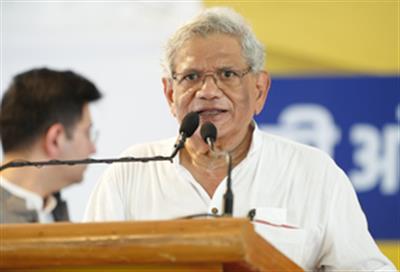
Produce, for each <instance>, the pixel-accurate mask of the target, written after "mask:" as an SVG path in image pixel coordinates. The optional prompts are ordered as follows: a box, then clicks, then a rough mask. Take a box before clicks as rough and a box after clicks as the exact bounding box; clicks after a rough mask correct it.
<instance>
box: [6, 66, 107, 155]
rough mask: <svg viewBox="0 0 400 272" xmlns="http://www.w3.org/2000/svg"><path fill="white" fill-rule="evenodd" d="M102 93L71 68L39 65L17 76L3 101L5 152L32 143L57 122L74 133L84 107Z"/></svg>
mask: <svg viewBox="0 0 400 272" xmlns="http://www.w3.org/2000/svg"><path fill="white" fill-rule="evenodd" d="M101 96H102V95H101V93H100V91H99V90H98V89H97V87H96V86H95V85H94V84H93V83H92V82H90V81H89V80H88V79H86V78H84V77H83V76H81V75H78V74H76V73H74V72H72V71H54V70H50V69H47V68H39V69H33V70H29V71H27V72H23V73H21V74H18V75H16V76H15V77H14V78H13V81H12V82H11V84H10V86H9V87H8V89H7V90H6V92H5V93H4V96H3V98H2V101H1V109H0V136H1V142H2V145H3V151H4V153H7V152H10V151H15V150H18V149H21V148H24V147H27V146H29V145H31V144H32V143H33V142H34V141H35V140H36V139H37V138H38V137H39V136H40V135H42V134H43V133H45V132H46V131H47V130H48V128H49V127H50V126H51V125H53V124H55V123H61V124H62V125H63V126H64V127H65V129H66V131H67V134H68V133H71V131H72V129H73V127H74V125H75V124H76V123H77V122H78V121H79V120H80V118H81V116H82V110H83V106H84V105H85V104H86V103H89V102H93V101H96V100H98V99H100V98H101Z"/></svg>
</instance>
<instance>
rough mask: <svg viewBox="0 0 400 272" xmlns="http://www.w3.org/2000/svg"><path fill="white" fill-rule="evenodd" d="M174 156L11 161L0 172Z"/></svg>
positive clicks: (139, 160) (163, 158)
mask: <svg viewBox="0 0 400 272" xmlns="http://www.w3.org/2000/svg"><path fill="white" fill-rule="evenodd" d="M172 159H173V157H172V156H168V157H167V156H154V157H138V158H136V157H122V158H118V159H91V158H88V159H83V160H49V161H36V162H30V161H11V162H8V163H6V164H3V165H1V166H0V172H1V171H3V170H5V169H7V168H16V167H27V166H35V167H39V168H40V167H43V166H48V165H53V166H54V165H69V166H73V165H77V164H96V163H107V164H111V163H114V162H150V161H169V162H172Z"/></svg>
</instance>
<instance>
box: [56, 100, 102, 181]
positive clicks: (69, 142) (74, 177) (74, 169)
mask: <svg viewBox="0 0 400 272" xmlns="http://www.w3.org/2000/svg"><path fill="white" fill-rule="evenodd" d="M91 129H92V119H91V116H90V111H89V106H88V105H87V104H86V105H84V107H83V109H82V116H81V119H80V120H79V121H78V122H77V123H76V125H75V126H74V127H73V129H72V130H71V132H70V135H69V137H65V140H64V141H63V146H62V154H61V156H62V158H61V159H64V160H79V159H86V158H88V157H90V155H92V154H93V153H95V152H96V147H95V145H94V142H93V139H92V136H91V134H92V132H91ZM85 169H86V165H76V166H66V167H63V171H65V173H63V176H64V177H65V178H66V180H67V181H68V182H70V183H75V182H79V181H81V180H82V179H83V173H84V171H85ZM60 170H61V169H60Z"/></svg>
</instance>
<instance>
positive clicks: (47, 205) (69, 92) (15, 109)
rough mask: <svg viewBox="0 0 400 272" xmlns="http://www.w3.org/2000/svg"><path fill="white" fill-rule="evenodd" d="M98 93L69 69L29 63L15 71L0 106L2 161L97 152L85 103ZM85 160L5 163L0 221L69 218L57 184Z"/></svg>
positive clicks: (72, 178)
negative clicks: (28, 66) (28, 67)
mask: <svg viewBox="0 0 400 272" xmlns="http://www.w3.org/2000/svg"><path fill="white" fill-rule="evenodd" d="M100 98H101V93H100V92H99V90H98V89H97V88H96V86H95V85H94V84H93V83H92V82H90V81H89V80H87V79H86V78H84V77H82V76H80V75H78V74H76V73H74V72H72V71H54V70H50V69H46V68H42V69H33V70H30V71H27V72H24V73H21V74H18V75H17V76H15V77H14V79H13V81H12V83H11V85H10V86H9V88H8V89H7V90H6V92H5V93H4V96H3V98H2V101H1V111H0V135H1V143H2V147H3V153H4V157H3V163H7V162H10V161H16V160H18V161H47V160H53V159H54V160H72V159H84V158H87V157H88V156H89V155H91V154H93V153H94V152H95V150H96V149H95V146H94V142H93V138H92V120H91V115H90V111H89V103H90V102H94V101H96V100H99V99H100ZM85 168H86V166H85V165H75V166H46V167H42V168H37V167H22V168H7V169H5V170H4V171H2V172H1V178H0V181H1V182H0V223H29V222H40V223H50V222H55V221H68V220H69V216H68V209H67V206H66V202H65V201H63V200H61V198H60V193H59V192H60V190H61V189H62V188H65V187H67V186H69V185H71V184H74V183H78V182H80V181H81V180H82V179H83V173H84V171H85Z"/></svg>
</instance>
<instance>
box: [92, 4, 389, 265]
mask: <svg viewBox="0 0 400 272" xmlns="http://www.w3.org/2000/svg"><path fill="white" fill-rule="evenodd" d="M165 60H166V64H165V70H166V77H165V78H163V85H164V94H165V97H166V99H167V101H168V103H169V106H170V109H171V112H172V114H173V115H174V116H175V117H176V119H177V120H178V122H182V120H183V118H184V116H186V114H187V113H189V112H197V113H199V115H200V123H201V124H204V123H206V122H211V123H213V124H214V125H215V126H216V128H217V130H218V137H217V140H216V142H215V147H214V148H215V149H216V150H222V151H226V152H229V153H230V154H231V156H232V165H233V172H232V186H233V192H234V197H235V202H234V209H233V211H234V212H233V215H234V216H237V217H244V216H247V214H248V213H249V211H251V213H252V214H253V215H255V218H256V220H255V222H257V223H255V225H256V230H257V231H259V233H260V234H261V235H263V236H264V237H265V239H267V240H268V241H270V242H271V243H272V244H274V245H275V246H276V247H277V248H278V249H280V250H281V251H282V252H284V253H285V254H286V255H287V256H289V257H290V258H291V259H292V260H294V261H295V262H297V263H298V264H299V265H300V266H302V267H303V268H304V269H307V270H319V269H325V270H324V271H331V270H337V269H339V270H352V271H357V270H364V271H366V270H368V271H375V270H379V269H384V268H389V269H391V268H393V266H392V265H391V263H390V262H389V261H388V260H387V258H386V257H384V256H383V255H382V254H381V253H380V252H379V250H378V248H377V246H376V244H375V243H374V241H373V239H372V238H371V236H370V234H369V232H368V229H367V223H366V220H365V217H364V214H363V212H362V211H361V209H360V206H359V203H358V201H357V198H356V195H355V193H354V190H353V188H352V186H351V183H350V182H349V180H348V179H347V177H346V176H345V174H344V173H343V171H341V170H340V169H339V168H338V167H337V166H336V165H335V163H334V162H333V161H332V160H331V159H330V158H329V157H328V156H327V155H325V154H324V153H322V152H320V151H318V150H316V149H314V148H311V147H307V146H304V145H300V144H297V143H293V142H290V141H287V140H284V139H281V138H279V137H275V136H271V135H268V134H265V133H262V132H261V131H259V129H258V128H257V126H256V124H255V122H254V121H253V117H254V115H256V114H258V113H260V112H261V110H262V108H263V106H264V103H265V100H266V97H267V94H268V90H269V87H270V78H269V75H268V73H267V72H266V71H264V70H263V67H264V50H263V46H262V45H261V43H260V42H259V41H258V40H257V39H256V37H255V36H254V34H253V33H252V31H251V29H250V28H249V26H248V25H247V24H246V23H245V22H244V21H243V19H242V17H240V16H239V15H238V14H236V13H235V12H234V11H232V10H229V9H224V8H216V9H208V10H206V11H204V12H203V13H201V14H200V15H199V16H198V17H197V18H195V19H194V20H193V21H191V22H189V23H188V24H186V25H184V26H182V27H181V28H180V29H179V30H178V31H177V32H176V33H175V34H174V35H173V37H172V38H171V39H170V40H169V43H168V44H167V48H166V56H165ZM173 144H174V139H168V140H164V141H160V142H155V143H149V144H143V145H137V146H133V147H131V148H130V149H128V150H127V151H126V152H125V154H124V155H131V156H154V155H159V154H169V153H170V152H171V148H172V146H173ZM226 168H227V167H226V162H225V158H224V156H218V155H215V153H214V152H211V151H210V148H209V146H208V145H207V144H206V143H205V142H204V141H203V139H202V137H201V135H200V133H199V132H198V131H197V132H196V133H195V134H194V135H193V136H192V137H191V138H189V139H188V141H187V142H186V145H185V146H184V148H183V149H182V150H181V151H180V152H179V156H177V157H176V158H175V159H174V161H173V164H170V163H152V164H119V165H113V166H111V167H110V168H109V169H108V170H107V171H106V173H105V174H104V176H103V177H102V179H101V180H100V182H99V183H98V185H97V187H96V188H95V190H94V192H93V194H92V196H91V199H90V202H89V205H88V208H87V211H86V220H87V221H102V220H148V219H171V218H176V217H182V216H186V215H193V214H201V213H203V214H204V213H209V214H221V213H223V208H224V205H223V195H224V192H225V188H226V183H227V170H226ZM393 269H394V268H393Z"/></svg>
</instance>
